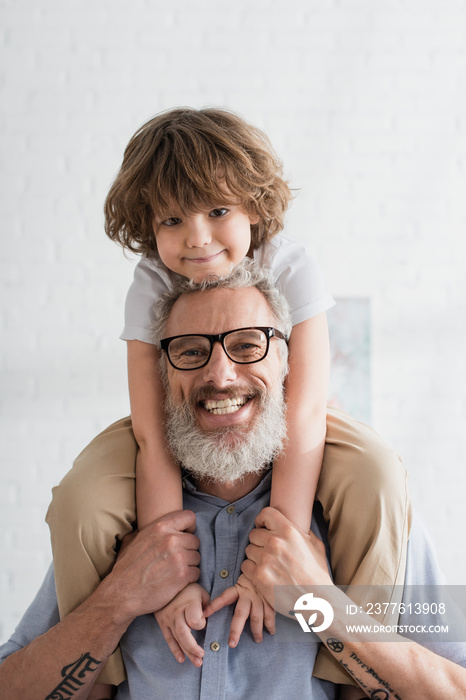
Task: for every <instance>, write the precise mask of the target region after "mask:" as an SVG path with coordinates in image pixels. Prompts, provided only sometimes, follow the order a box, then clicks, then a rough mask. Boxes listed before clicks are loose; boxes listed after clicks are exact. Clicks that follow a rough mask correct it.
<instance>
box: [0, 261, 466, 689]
mask: <svg viewBox="0 0 466 700" xmlns="http://www.w3.org/2000/svg"><path fill="white" fill-rule="evenodd" d="M259 290H260V291H259ZM176 294H178V298H177V297H176ZM175 298H176V300H175ZM277 300H278V301H277ZM160 323H161V325H162V326H163V333H162V335H163V337H165V338H176V339H178V338H179V337H180V336H183V335H184V334H192V333H197V334H208V335H212V334H214V337H211V338H210V339H209V338H206V344H205V348H206V350H207V353H206V354H204V356H203V358H202V362H200V361H199V363H198V360H197V359H195V360H192V359H191V361H193V362H194V363H198V364H199V366H197V368H195V369H194V370H193V371H189V372H184V371H180V370H179V369H177V366H179V365H180V363H183V362H184V361H185V360H184V359H183V358H185V357H190V358H195V357H197V353H198V350H199V348H198V347H197V346H196V348H193V347H191V346H188V347H185V346H184V347H182V348H180V346H179V345H178V346H177V345H176V342H175V346H173V345H172V344H171V343H168V342H167V343H165V350H166V353H167V354H168V359H169V360H170V361H169V362H167V358H166V357H165V358H164V359H163V362H164V367H165V372H166V383H167V394H168V402H169V406H170V411H169V415H170V420H169V426H168V427H169V430H168V433H169V439H170V444H171V447H172V449H173V451H174V454H175V456H176V457H177V459H179V461H181V462H182V463H183V465H184V466H185V467H186V468H187V469H189V471H190V472H191V476H190V477H189V478H187V479H186V481H185V507H186V510H185V511H183V512H177V513H174V514H171V515H169V516H166V517H164V518H162V519H161V520H160V521H158V522H156V523H154V524H152V525H151V526H150V527H147V528H145V529H144V530H143V531H142V532H140V533H138V534H137V535H135V536H134V537H133V539H132V541H131V542H130V543H129V544H128V546H127V547H125V548H124V550H123V551H122V553H121V554H120V556H119V557H118V559H117V562H116V564H115V566H114V569H113V571H112V572H111V573H110V574H109V575H108V576H107V577H106V578H105V579H104V581H103V582H102V583H101V584H100V585H99V587H98V588H97V590H96V591H95V592H94V593H93V594H92V595H91V596H90V598H89V599H88V600H87V601H86V602H85V603H83V604H82V605H81V606H80V607H79V608H78V609H77V610H76V611H74V612H73V613H71V614H70V615H69V616H68V617H66V618H65V619H64V620H63V621H61V622H58V614H57V611H56V600H55V595H54V587H53V573H51V572H50V573H49V574H48V576H47V578H46V581H45V582H44V585H43V587H42V589H41V591H40V592H39V594H38V597H37V598H36V601H35V602H34V603H33V605H32V606H31V608H30V610H29V611H28V612H27V613H26V615H25V617H24V618H23V621H22V623H21V624H20V626H19V628H18V630H17V632H16V633H15V635H14V636H13V637H12V639H11V640H10V642H8V643H7V644H6V645H5V646H4V647H3V649H2V650H1V657H2V658H6V660H5V661H4V663H3V664H2V666H1V667H0V688H1V690H0V698H2V700H3V699H5V700H6V698H8V700H10V699H11V698H22V700H28V699H31V700H32V699H34V700H36V698H46V699H49V700H55V699H59V698H73V700H74V699H78V698H88V697H92V698H103V697H110V695H109V689H108V688H107V689H104V688H100V689H98V690H97V689H96V688H94V690H92V691H91V688H92V685H93V684H94V683H95V680H96V678H97V675H98V672H99V670H100V669H101V668H102V666H103V664H104V663H105V661H106V660H107V659H108V658H109V656H110V655H111V653H112V652H113V650H114V649H115V647H116V646H117V644H118V643H119V642H120V646H121V649H122V653H123V658H124V661H125V665H126V671H127V675H128V680H127V681H126V682H124V683H122V684H121V685H120V686H118V690H117V695H116V697H117V698H118V699H119V700H121V699H124V700H127V699H128V698H149V697H156V698H165V697H173V696H176V697H179V698H183V700H185V699H186V700H191V698H192V699H193V700H194V698H203V699H206V700H213V699H214V698H215V699H217V698H233V697H234V698H253V699H254V700H258V699H261V698H268V699H269V698H277V700H278V699H280V700H281V699H282V698H290V699H291V700H301V698H310V699H312V700H321V699H323V698H337V697H339V695H338V694H339V692H340V689H339V688H338V687H337V686H335V685H333V684H331V683H328V682H325V681H321V680H319V679H317V678H313V677H312V670H313V666H314V660H315V656H316V653H317V646H316V645H315V644H306V643H301V641H299V642H296V643H286V644H281V643H279V642H275V641H274V639H273V637H272V635H268V634H265V635H264V638H263V641H262V642H261V643H260V644H256V643H255V642H254V639H253V637H252V635H251V634H250V632H249V631H248V630H245V632H244V633H243V635H242V636H241V639H240V642H239V643H238V645H237V646H236V647H235V648H230V647H229V646H228V636H229V627H230V621H231V617H232V610H231V606H226V607H223V608H220V609H219V610H218V611H217V612H215V613H214V614H212V615H211V616H210V617H209V618H208V620H207V624H206V626H205V628H204V629H202V630H198V631H196V632H195V633H194V634H195V635H196V639H197V641H198V643H199V644H200V645H201V646H202V647H203V648H204V651H205V656H204V658H203V664H202V667H201V669H199V668H196V667H195V666H194V665H192V664H189V663H184V664H182V665H179V664H178V663H177V662H176V660H175V659H174V657H173V656H172V653H171V651H170V649H169V648H168V646H167V644H166V643H165V641H164V639H163V637H162V633H161V630H160V628H159V626H158V624H157V622H156V621H155V619H154V617H153V615H152V614H151V613H152V612H154V611H158V610H161V609H162V608H163V607H164V606H165V605H166V604H167V603H168V602H169V601H170V600H171V599H173V597H174V596H175V595H176V594H177V593H178V592H179V591H180V590H182V589H183V588H184V587H185V586H186V585H187V584H188V583H192V582H195V581H199V584H200V585H202V586H203V587H204V588H205V589H207V590H209V591H211V598H212V599H214V598H215V597H216V596H218V595H221V594H222V593H223V592H224V591H225V590H226V589H227V588H229V587H230V586H231V584H232V583H234V582H235V581H236V580H237V579H238V577H239V575H240V573H241V571H243V572H244V573H245V574H246V576H247V577H248V578H249V579H250V580H251V581H252V582H253V584H255V585H256V587H257V588H258V590H259V591H260V593H261V594H262V596H263V597H264V599H265V600H267V601H268V602H269V603H270V604H272V603H273V586H274V584H283V585H291V584H293V585H294V584H296V585H300V584H314V585H316V586H325V587H326V588H328V589H329V590H331V591H332V597H331V601H332V605H333V607H334V609H335V610H336V611H337V612H338V611H339V610H341V609H342V607H344V606H345V605H346V604H348V603H349V602H350V601H349V599H348V598H346V596H344V595H343V594H342V593H341V592H340V591H339V590H338V589H335V588H334V587H333V586H332V583H331V579H330V577H329V575H328V570H327V564H326V559H325V551H324V546H323V544H322V542H320V540H319V539H318V537H316V534H312V533H311V534H309V535H308V534H306V533H303V532H301V531H299V530H297V529H296V528H295V527H293V526H292V525H291V523H289V522H288V521H287V520H286V518H284V516H282V515H281V514H280V513H278V512H277V511H275V510H274V509H271V508H267V505H268V500H269V495H270V494H269V489H270V472H267V470H268V467H269V463H270V460H271V459H273V455H274V454H275V452H276V451H277V450H278V449H279V448H280V443H281V439H282V437H283V425H284V423H283V396H282V394H283V377H284V374H285V371H286V344H285V342H284V340H282V339H281V338H280V333H281V334H282V335H286V333H287V331H288V328H287V321H286V313H285V314H284V312H283V308H282V307H281V306H280V298H279V297H277V296H276V293H275V292H274V291H273V290H272V288H271V286H270V282H268V281H267V276H266V275H265V273H263V272H261V271H260V270H259V271H258V270H257V269H255V268H254V267H253V266H248V265H246V267H244V268H241V269H239V270H236V271H235V272H234V273H233V274H232V275H231V277H230V278H229V279H227V280H223V281H222V280H220V281H218V282H216V283H215V282H214V283H212V284H210V283H209V284H208V285H206V289H205V290H204V291H200V288H199V286H194V287H193V286H191V288H190V289H189V288H188V287H185V288H184V292H183V293H182V294H180V293H179V292H178V293H175V294H174V295H173V297H172V299H171V301H169V302H168V303H167V305H166V306H165V314H163V313H162V318H161V321H160ZM245 327H255V328H259V329H261V328H269V329H277V328H278V331H279V333H276V334H275V335H272V333H273V332H274V331H269V332H267V333H266V336H267V337H266V340H265V343H264V345H263V347H262V350H261V352H260V355H261V357H259V356H256V357H255V358H254V359H255V361H254V362H253V363H251V364H241V362H242V361H244V359H246V360H248V358H247V357H246V358H244V357H243V358H241V357H240V355H238V353H239V352H242V348H244V347H246V346H247V345H248V344H250V342H251V340H250V339H249V340H248V339H245V338H243V336H242V335H240V336H238V335H237V334H236V333H232V332H233V331H236V330H237V329H243V328H245ZM261 332H263V331H261ZM219 334H220V335H219ZM232 339H233V340H237V341H238V342H237V343H232V342H230V341H231V340H232ZM171 342H172V343H173V341H171ZM238 348H240V349H238ZM203 352H204V351H203ZM227 352H228V353H229V355H227ZM201 354H202V353H201ZM248 361H249V362H250V361H251V359H250V358H249V360H248ZM201 364H202V366H201ZM173 365H174V366H173ZM191 367H192V365H191ZM226 397H229V398H235V399H237V400H236V401H235V402H233V403H234V404H235V406H236V408H234V409H233V412H229V413H224V412H223V411H218V410H216V409H218V408H219V406H218V404H217V401H219V400H223V399H225V398H226ZM238 400H239V401H238ZM209 402H213V403H209ZM219 427H224V428H226V430H224V431H222V432H221V434H219V433H218V431H217V429H218V428H219ZM120 428H121V424H120V425H119V424H117V426H116V427H115V426H113V427H112V428H110V432H109V433H105V434H104V437H103V438H102V439H108V436H109V435H110V436H111V433H112V430H118V429H120ZM219 453H220V454H221V456H222V458H221V459H220V460H219V459H218V455H219ZM219 463H221V464H222V465H223V473H222V474H220V476H219V473H218V465H219ZM256 518H257V520H256ZM255 520H256V525H257V529H256V530H254V532H253V533H251V544H249V545H248V538H249V534H250V531H251V529H252V528H253V527H254V522H255ZM195 525H196V533H197V537H196V536H195V535H194V534H193V529H194V526H195ZM313 530H314V533H317V535H319V536H320V537H321V538H325V534H326V533H325V524H324V523H323V520H322V518H321V517H319V512H318V511H317V512H316V518H315V520H314V522H313ZM199 543H200V552H201V555H202V556H201V557H200V555H199V552H198V546H199ZM410 549H411V551H410V554H409V558H408V571H410V572H411V573H410V574H409V576H410V579H409V582H412V583H435V581H436V579H435V574H432V573H431V574H430V578H427V575H426V576H424V571H427V570H428V569H429V568H431V566H432V563H431V560H430V555H429V552H428V548H427V547H426V545H425V542H424V540H423V537H422V534H421V535H419V532H418V530H417V528H416V526H414V527H413V529H412V534H411V547H410ZM245 551H246V554H247V556H248V559H247V561H245V562H243V557H244V552H245ZM199 565H200V569H199V568H198V567H199ZM417 572H420V576H419V577H418V578H416V573H417ZM292 603H293V601H292V600H291V601H290V600H285V601H284V602H283V603H282V605H281V607H280V611H281V612H282V613H287V610H288V609H290V606H291V607H292ZM362 619H365V616H362ZM53 625H55V626H53ZM39 635H41V636H39ZM322 640H323V641H324V643H325V644H326V646H327V648H328V649H329V650H330V651H331V652H332V654H333V655H334V656H335V657H336V658H337V659H338V661H339V662H340V663H341V664H342V666H343V667H344V668H346V669H347V670H348V671H349V673H350V674H351V675H352V676H353V678H354V679H355V680H356V682H357V683H358V684H359V685H360V686H361V688H363V691H362V690H359V689H354V688H353V689H351V688H344V689H342V691H341V692H342V694H341V696H340V697H343V698H346V699H347V700H350V699H352V698H360V697H362V695H364V696H365V697H372V698H376V699H377V700H380V699H383V698H398V697H401V698H403V700H406V699H407V698H408V700H410V699H412V698H415V699H416V700H417V699H418V698H419V697H422V698H435V699H436V700H438V699H439V698H451V697H462V696H464V695H465V693H466V670H464V669H463V668H461V667H460V666H459V665H457V664H456V663H452V662H451V661H448V660H446V659H443V658H441V657H440V656H437V655H435V654H434V653H432V652H431V651H428V650H427V649H424V648H421V647H419V646H418V645H416V644H414V643H411V642H406V643H405V644H400V643H398V642H397V641H396V637H395V638H394V642H393V643H390V642H387V643H384V644H378V645H374V644H367V643H364V642H359V643H356V642H355V641H354V640H352V639H348V638H347V636H345V633H344V631H343V630H341V629H339V627H338V615H335V622H334V624H333V625H332V626H331V627H330V628H329V629H328V630H326V631H325V634H324V635H323V636H322ZM443 653H445V654H446V655H447V656H448V657H449V658H451V659H453V660H455V661H457V662H462V663H463V665H466V660H465V659H466V649H465V647H464V646H461V647H455V646H451V645H450V646H449V647H448V648H445V649H444V651H443ZM90 692H92V693H93V695H89V693H90Z"/></svg>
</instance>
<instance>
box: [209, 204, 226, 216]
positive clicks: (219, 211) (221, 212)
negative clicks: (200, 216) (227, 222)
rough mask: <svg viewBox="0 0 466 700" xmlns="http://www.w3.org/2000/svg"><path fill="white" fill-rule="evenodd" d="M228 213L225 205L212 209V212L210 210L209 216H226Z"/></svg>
mask: <svg viewBox="0 0 466 700" xmlns="http://www.w3.org/2000/svg"><path fill="white" fill-rule="evenodd" d="M226 214H228V209H226V208H225V207H218V208H217V209H212V211H211V212H209V216H211V217H212V218H214V219H219V218H220V217H222V216H225V215H226Z"/></svg>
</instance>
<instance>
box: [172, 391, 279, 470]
mask: <svg viewBox="0 0 466 700" xmlns="http://www.w3.org/2000/svg"><path fill="white" fill-rule="evenodd" d="M249 393H256V394H257V391H254V392H249ZM232 394H233V391H232ZM165 408H166V416H167V423H166V427H167V440H168V444H169V446H170V448H171V451H172V453H173V455H174V457H175V459H176V461H177V462H179V464H180V465H181V466H183V467H184V468H185V469H186V470H187V471H188V472H190V473H191V474H193V476H194V477H195V478H197V479H203V480H207V481H215V482H217V483H227V482H228V483H231V482H235V481H237V480H238V479H241V478H243V477H245V476H246V475H251V474H261V473H262V472H264V471H265V470H267V469H268V467H269V466H270V464H271V462H273V460H274V459H275V458H276V457H277V456H278V455H279V453H280V452H281V450H282V448H283V444H284V442H285V439H286V421H285V411H286V409H285V401H284V396H283V390H281V391H279V393H277V394H272V393H270V392H267V393H263V394H259V407H258V413H257V416H256V418H255V420H254V423H253V425H252V426H247V427H246V428H244V427H239V426H234V425H233V426H231V427H228V428H222V429H220V430H218V431H215V432H204V431H202V430H201V429H200V428H199V427H198V425H197V423H196V418H195V414H194V408H193V407H192V406H191V405H190V404H188V403H183V404H182V405H175V404H174V402H173V400H172V398H171V396H170V395H169V394H168V395H167V400H166V405H165Z"/></svg>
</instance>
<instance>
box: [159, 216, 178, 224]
mask: <svg viewBox="0 0 466 700" xmlns="http://www.w3.org/2000/svg"><path fill="white" fill-rule="evenodd" d="M160 223H161V224H162V226H176V225H177V224H180V223H181V219H179V218H178V217H177V216H170V217H169V218H168V219H164V220H163V221H161V222H160Z"/></svg>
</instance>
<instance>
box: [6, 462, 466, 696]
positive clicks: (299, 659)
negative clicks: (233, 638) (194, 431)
mask: <svg viewBox="0 0 466 700" xmlns="http://www.w3.org/2000/svg"><path fill="white" fill-rule="evenodd" d="M269 500H270V474H268V475H266V476H265V478H264V479H263V480H262V481H261V483H260V484H259V485H258V486H257V488H256V489H254V491H252V492H251V493H249V494H248V495H246V496H244V498H241V499H240V500H239V501H236V502H235V503H233V504H230V503H228V502H226V501H223V500H222V499H220V498H217V497H215V496H210V495H208V494H205V493H201V492H199V491H197V490H196V488H195V486H194V485H193V484H192V483H191V481H190V480H189V479H188V480H186V481H185V489H184V505H185V508H187V509H190V510H193V511H194V512H195V513H196V523H197V535H198V536H199V539H200V542H201V576H200V581H199V582H200V584H201V585H202V586H203V587H204V588H205V589H206V590H207V591H208V592H209V593H210V594H211V596H212V597H215V596H217V595H218V594H219V593H221V592H222V591H223V590H225V589H226V588H228V587H229V586H231V585H232V584H233V583H234V582H235V581H236V580H237V578H238V577H239V575H240V570H241V563H242V561H243V558H244V550H245V547H246V545H247V543H248V536H249V533H250V531H251V530H252V529H253V527H254V520H255V517H256V515H257V514H258V513H259V512H260V510H261V509H262V508H264V507H265V506H266V505H268V503H269ZM312 529H313V531H314V532H315V533H316V534H317V535H318V536H319V537H321V538H322V539H323V540H324V541H325V540H326V526H325V523H324V521H323V519H322V518H321V516H320V514H319V510H318V509H316V517H314V518H313V523H312ZM410 539H411V540H413V539H414V540H415V545H414V547H413V546H411V545H412V543H411V542H410V546H409V551H408V570H407V576H408V577H409V578H410V581H409V582H410V583H416V582H419V583H424V584H427V583H429V584H433V583H435V582H436V581H437V580H438V572H437V570H436V565H435V560H434V558H433V556H432V552H431V549H430V547H429V544H428V541H427V540H426V539H425V537H424V534H423V533H422V531H421V533H420V534H419V529H418V528H417V527H416V525H413V529H412V532H411V537H410ZM227 572H228V573H227ZM233 609H234V608H233V606H229V607H226V608H223V609H222V610H220V611H218V612H217V613H215V614H214V615H212V616H211V617H210V618H209V619H208V621H207V626H206V628H205V629H204V630H202V631H194V634H195V636H196V638H197V640H198V642H199V644H200V645H201V646H202V647H203V648H204V650H205V656H204V659H203V665H202V667H201V668H196V667H195V666H193V665H192V664H191V663H190V662H189V661H188V660H186V661H185V662H184V663H183V664H179V663H178V662H177V661H176V660H175V658H174V656H173V655H172V653H171V651H170V650H169V648H168V646H167V643H166V642H165V640H164V638H163V636H162V633H161V631H160V629H159V627H158V624H157V622H156V620H155V618H154V616H153V615H144V616H142V617H139V618H137V619H136V620H135V621H134V622H133V623H132V624H131V625H130V627H129V628H128V630H127V632H126V634H125V635H124V636H123V638H122V640H121V650H122V653H123V658H124V661H125V665H126V670H127V674H128V680H127V681H125V682H124V683H122V684H121V685H120V686H119V687H118V692H117V696H116V697H117V699H118V700H146V699H147V698H157V699H162V700H169V699H172V698H173V699H174V700H181V699H182V700H241V699H244V700H246V699H247V700H283V698H287V699H289V700H324V699H326V700H329V699H332V700H333V699H335V698H337V697H338V688H337V687H336V686H335V685H333V684H332V683H328V682H326V681H322V680H319V679H317V678H313V677H312V669H313V666H314V660H315V656H316V653H317V650H318V645H317V644H316V643H315V642H313V641H311V642H309V643H303V641H302V639H301V640H300V641H299V642H297V643H295V642H290V641H287V642H281V641H277V640H276V639H275V638H274V637H273V636H271V635H270V634H268V633H267V632H266V631H264V640H263V642H262V643H260V644H256V643H255V642H254V640H253V638H252V635H251V632H250V629H249V624H248V623H247V624H246V627H245V629H244V631H243V634H242V636H241V639H240V642H239V643H238V646H237V647H236V648H235V649H230V648H229V647H228V636H229V629H230V622H231V618H232V614H233ZM57 621H58V612H57V605H56V596H55V590H54V582H53V570H52V569H50V571H49V573H48V575H47V577H46V580H45V582H44V584H43V586H42V588H41V590H40V591H39V593H38V595H37V597H36V599H35V601H34V603H33V604H32V605H31V607H30V608H29V610H28V611H27V613H26V614H25V616H24V617H23V619H22V621H21V623H20V625H19V626H18V628H17V630H16V632H15V633H14V635H13V636H12V638H11V639H10V641H9V642H7V643H6V644H5V645H4V646H3V647H0V660H1V659H2V658H5V657H6V656H8V655H9V654H11V653H13V652H14V651H16V650H18V649H19V648H21V647H23V646H25V645H26V644H28V643H29V642H30V641H31V640H32V639H33V638H34V637H36V636H38V635H39V634H42V633H43V632H45V631H46V630H47V629H48V628H49V627H51V626H52V625H53V624H55V623H56V622H57ZM440 653H443V654H444V655H445V656H448V657H449V658H451V659H452V660H454V661H457V662H460V663H461V662H462V663H465V662H464V659H465V658H466V650H465V645H459V646H458V645H456V646H455V645H447V646H444V647H443V648H442V649H441V650H440Z"/></svg>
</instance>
